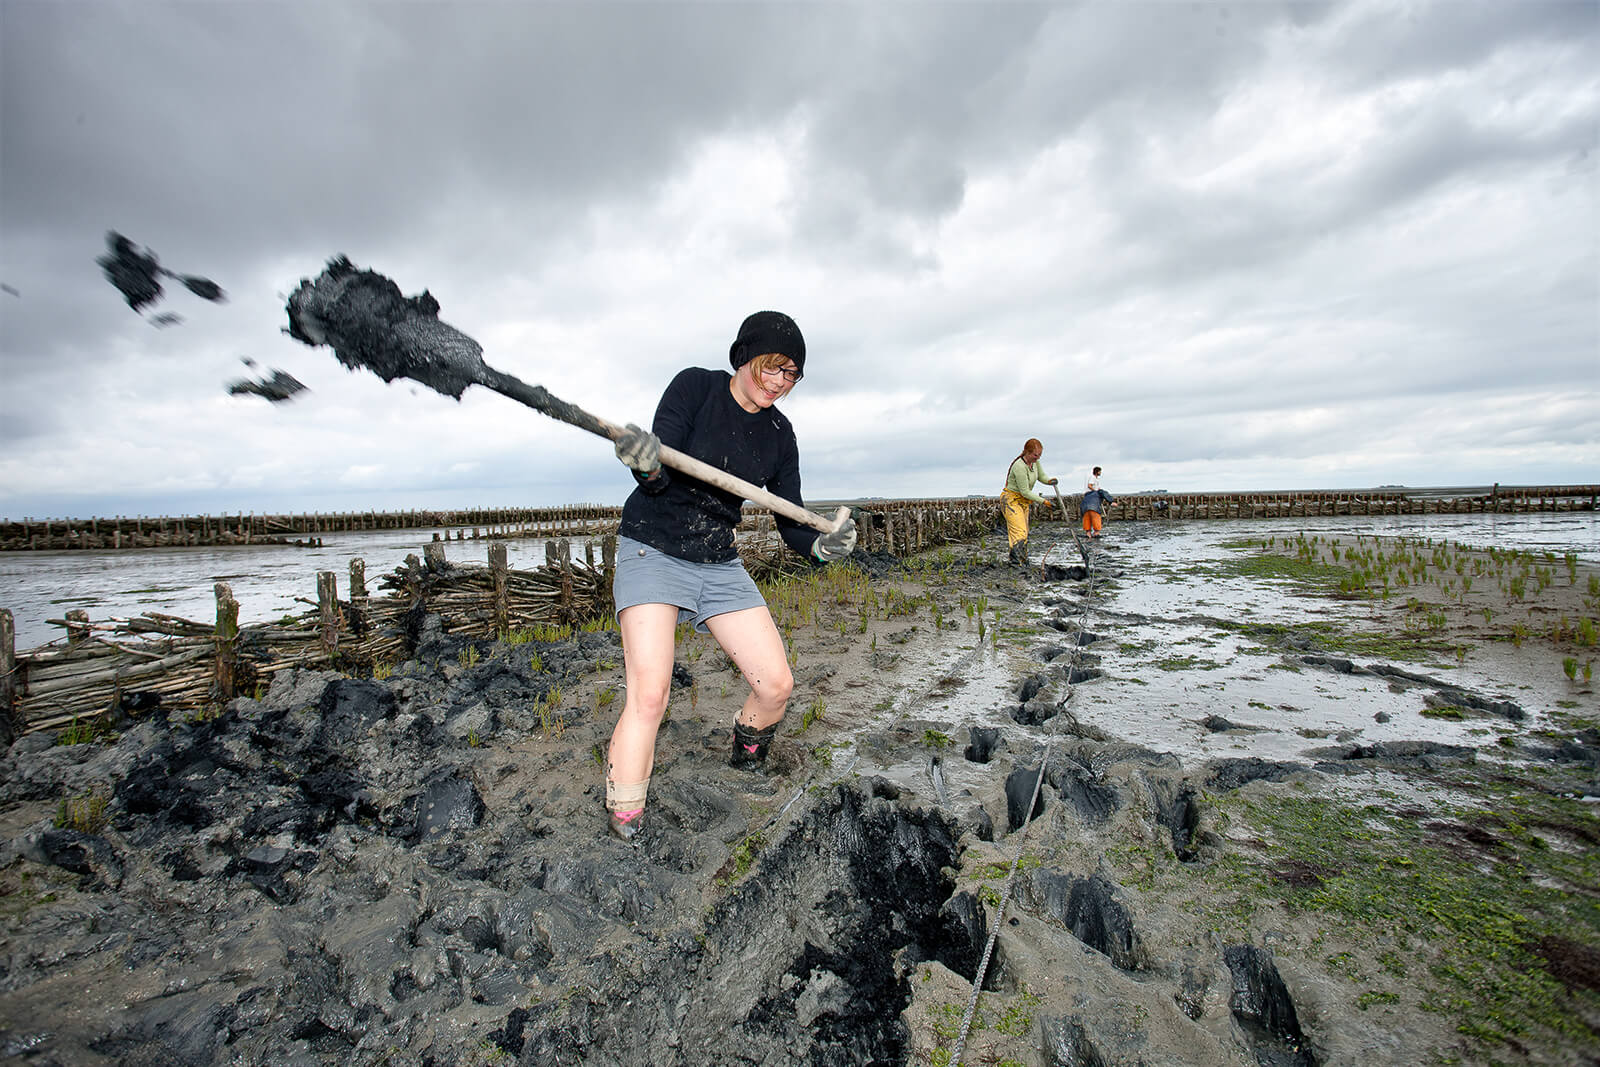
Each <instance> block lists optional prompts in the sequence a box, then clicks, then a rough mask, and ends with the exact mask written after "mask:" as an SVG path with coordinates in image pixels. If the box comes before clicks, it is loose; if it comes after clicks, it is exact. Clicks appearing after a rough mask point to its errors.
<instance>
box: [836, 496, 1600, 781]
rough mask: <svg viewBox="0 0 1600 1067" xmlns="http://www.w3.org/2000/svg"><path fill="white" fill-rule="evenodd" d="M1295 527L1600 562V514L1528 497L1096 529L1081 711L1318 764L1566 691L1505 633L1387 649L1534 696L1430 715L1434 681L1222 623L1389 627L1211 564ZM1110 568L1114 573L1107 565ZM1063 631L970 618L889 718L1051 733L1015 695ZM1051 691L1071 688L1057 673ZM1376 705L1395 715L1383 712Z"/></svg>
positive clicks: (1120, 734)
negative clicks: (1096, 674) (1466, 507)
mask: <svg viewBox="0 0 1600 1067" xmlns="http://www.w3.org/2000/svg"><path fill="white" fill-rule="evenodd" d="M1424 519H1425V520H1426V521H1425V522H1424V521H1422V520H1424ZM1435 520H1445V521H1435ZM1302 531H1303V532H1306V533H1319V534H1323V535H1336V536H1343V537H1348V538H1353V537H1354V536H1355V534H1356V533H1358V532H1359V533H1362V534H1373V533H1377V534H1383V535H1387V536H1406V537H1426V538H1433V539H1434V540H1435V541H1440V540H1449V541H1451V542H1452V543H1461V544H1467V545H1476V546H1484V545H1488V544H1496V545H1499V546H1500V547H1516V548H1518V549H1526V550H1534V551H1541V552H1546V551H1548V552H1554V553H1556V554H1557V555H1558V556H1559V555H1562V554H1564V553H1566V552H1575V553H1577V555H1578V557H1579V559H1581V560H1584V561H1587V562H1600V522H1597V521H1596V519H1595V518H1594V517H1592V516H1585V517H1583V518H1582V519H1581V521H1579V520H1574V519H1573V518H1572V517H1570V516H1560V517H1555V516H1547V515H1527V516H1398V517H1395V516H1389V517H1372V518H1366V517H1358V518H1348V517H1341V518H1338V519H1332V518H1329V519H1313V520H1309V521H1307V522H1305V523H1301V522H1299V521H1295V522H1287V521H1284V520H1254V521H1251V520H1227V521H1215V522H1212V521H1194V522H1188V521H1185V522H1174V523H1159V524H1158V523H1125V524H1113V526H1112V527H1110V528H1108V533H1107V536H1106V538H1105V539H1104V540H1103V541H1102V542H1101V543H1100V546H1099V549H1100V551H1099V554H1098V563H1097V567H1098V571H1099V575H1100V579H1099V584H1098V585H1097V591H1096V595H1095V596H1094V597H1092V598H1090V599H1089V600H1088V601H1087V614H1086V616H1085V626H1086V628H1087V629H1088V630H1089V631H1091V632H1093V633H1095V634H1097V635H1099V636H1100V638H1101V640H1099V641H1097V642H1095V643H1094V644H1092V645H1089V646H1087V647H1086V648H1083V649H1081V650H1080V652H1079V654H1080V655H1081V656H1082V657H1083V661H1084V663H1085V664H1086V665H1094V666H1098V667H1099V668H1100V669H1101V670H1102V671H1104V672H1105V674H1104V676H1103V677H1101V678H1096V679H1092V680H1090V681H1086V682H1082V683H1079V684H1077V685H1075V686H1072V687H1071V695H1070V697H1069V699H1068V702H1067V705H1066V706H1067V710H1069V711H1070V712H1071V713H1072V714H1073V715H1075V716H1076V717H1077V718H1078V719H1079V721H1080V722H1082V723H1084V724H1086V725H1088V726H1093V727H1098V728H1099V729H1102V730H1104V731H1106V732H1107V733H1108V734H1111V735H1113V736H1115V737H1117V738H1119V739H1122V740H1125V741H1128V742H1131V743H1133V744H1137V745H1142V746H1145V747H1148V748H1150V749H1153V750H1155V751H1157V752H1167V753H1171V754H1173V755H1175V756H1177V757H1178V758H1179V759H1180V760H1182V761H1183V763H1184V764H1185V765H1186V766H1191V767H1192V766H1196V765H1198V764H1200V763H1204V762H1205V761H1207V760H1212V759H1223V758H1240V757H1258V758H1261V759H1266V760H1284V761H1298V762H1302V763H1307V764H1309V763H1312V762H1315V761H1317V760H1320V759H1328V758H1337V755H1338V754H1339V751H1340V749H1341V748H1347V747H1348V746H1349V745H1352V744H1358V743H1359V744H1372V743H1374V742H1378V741H1416V740H1425V741H1434V742H1439V743H1443V744H1451V745H1470V746H1473V747H1482V746H1484V745H1485V743H1486V742H1488V741H1492V740H1493V738H1494V737H1495V736H1497V735H1499V734H1501V733H1508V732H1514V731H1521V730H1526V729H1528V728H1530V727H1533V726H1535V725H1537V724H1538V722H1539V721H1540V719H1541V717H1542V714H1543V713H1545V712H1548V711H1549V710H1551V709H1553V708H1554V707H1556V702H1557V701H1558V700H1559V699H1560V698H1561V696H1562V695H1563V694H1562V693H1560V692H1557V686H1556V684H1555V683H1556V682H1557V681H1558V680H1559V673H1558V671H1556V670H1555V669H1554V668H1552V669H1550V670H1547V671H1544V672H1543V674H1544V675H1545V676H1548V678H1549V679H1550V684H1545V683H1543V682H1535V683H1531V684H1530V682H1529V680H1528V675H1529V673H1530V672H1529V671H1527V670H1526V669H1521V670H1518V669H1514V668H1515V667H1516V666H1517V665H1516V663H1514V662H1513V661H1512V658H1513V657H1517V656H1519V655H1520V656H1523V657H1524V659H1526V657H1527V655H1528V653H1527V652H1526V651H1523V652H1519V651H1517V650H1514V649H1512V648H1511V647H1510V646H1508V645H1495V644H1487V645H1484V644H1479V645H1477V646H1475V647H1473V648H1472V649H1471V650H1470V652H1469V653H1468V654H1467V655H1466V657H1465V658H1464V659H1462V660H1460V661H1458V660H1456V659H1455V658H1453V657H1439V658H1436V659H1435V660H1433V661H1431V662H1414V661H1407V662H1400V663H1396V664H1394V665H1395V666H1400V667H1402V668H1404V669H1405V670H1407V671H1409V672H1412V673H1414V674H1417V675H1421V676H1425V677H1427V678H1430V679H1434V680H1437V681H1438V682H1439V683H1440V684H1441V685H1447V686H1452V687H1457V688H1461V689H1465V690H1468V691H1471V692H1475V693H1479V694H1481V695H1484V696H1488V697H1492V698H1494V699H1497V700H1502V699H1503V700H1511V701H1514V702H1516V703H1517V704H1519V705H1520V706H1522V707H1523V708H1524V710H1526V711H1527V713H1528V719H1527V720H1526V721H1525V722H1523V723H1518V724H1513V723H1511V722H1509V721H1508V720H1506V719H1503V718H1499V717H1496V716H1491V715H1481V716H1469V717H1468V718H1466V719H1463V720H1460V721H1452V720H1441V719H1432V718H1424V717H1423V716H1422V715H1421V711H1422V710H1423V708H1424V707H1425V704H1424V702H1423V698H1424V696H1425V695H1428V694H1431V693H1432V692H1433V691H1434V687H1432V686H1427V685H1419V684H1413V683H1409V682H1399V681H1395V680H1392V679H1390V678H1387V677H1383V676H1378V675H1366V674H1339V673H1336V672H1335V671H1333V670H1331V669H1328V668H1323V667H1314V666H1299V665H1297V664H1296V663H1294V662H1293V661H1292V660H1289V659H1286V658H1285V657H1284V655H1283V653H1282V651H1281V650H1278V649H1268V648H1265V647H1262V646H1261V645H1260V644H1259V643H1258V642H1256V641H1255V640H1254V639H1252V638H1251V637H1250V636H1248V635H1246V634H1240V633H1237V632H1235V631H1233V630H1230V629H1226V628H1224V626H1222V625H1221V624H1222V623H1226V622H1233V623H1237V622H1258V623H1276V624H1286V625H1294V624H1304V623H1308V622H1314V621H1319V620H1326V621H1329V622H1335V621H1336V622H1338V623H1339V624H1340V626H1341V627H1342V628H1344V629H1347V630H1372V631H1377V630H1378V629H1379V627H1378V626H1377V625H1376V623H1374V624H1372V625H1370V626H1368V625H1366V624H1365V623H1364V620H1365V619H1366V618H1367V617H1369V616H1370V615H1371V613H1373V612H1375V611H1377V610H1378V609H1379V607H1381V605H1378V604H1376V603H1375V602H1367V601H1361V600H1340V601H1328V600H1322V599H1319V598H1315V597H1307V596H1303V595H1300V594H1298V593H1296V592H1295V591H1294V590H1293V589H1292V588H1291V587H1290V586H1288V585H1286V584H1284V583H1280V582H1275V581H1271V580H1266V579H1250V578H1229V579H1227V580H1226V581H1221V580H1217V579H1215V578H1214V577H1210V576H1208V575H1207V573H1206V571H1207V569H1208V568H1206V567H1205V566H1204V565H1205V564H1207V563H1220V562H1221V561H1223V560H1227V559H1232V558H1236V557H1237V550H1235V549H1230V548H1227V547H1225V545H1226V544H1227V543H1228V542H1230V541H1238V540H1241V539H1246V538H1259V537H1261V536H1263V534H1268V533H1271V534H1276V535H1277V536H1279V537H1282V536H1284V535H1285V534H1287V535H1288V536H1290V537H1293V536H1294V535H1295V534H1296V533H1299V532H1302ZM1042 561H1043V562H1048V563H1056V564H1061V565H1071V564H1074V563H1078V562H1080V559H1079V557H1078V554H1077V551H1076V549H1075V548H1074V546H1073V544H1072V543H1071V542H1063V543H1060V544H1057V545H1054V546H1052V547H1050V548H1049V549H1048V550H1047V551H1046V552H1045V554H1044V557H1043V560H1042ZM1197 565H1198V566H1197ZM1110 574H1115V575H1116V576H1115V577H1106V576H1107V575H1110ZM1076 585H1077V583H1055V584H1046V585H1041V586H1040V587H1039V588H1038V589H1037V591H1036V592H1035V593H1034V594H1033V595H1032V597H1031V600H1030V603H1029V604H1028V605H1026V606H1025V610H1026V612H1027V613H1028V614H1029V615H1030V616H1032V617H1034V618H1036V619H1039V620H1042V619H1043V618H1044V616H1046V615H1047V614H1048V613H1049V611H1050V605H1049V603H1048V602H1050V601H1055V600H1059V599H1060V598H1061V597H1062V596H1063V594H1064V593H1070V592H1071V591H1072V589H1073V588H1074V587H1075V586H1076ZM1014 610H1015V609H1014ZM1068 614H1069V615H1072V616H1077V615H1078V610H1077V609H1071V608H1069V609H1068ZM1062 636H1063V635H1060V634H1056V633H1054V632H1053V631H1051V630H1048V629H1045V630H1042V632H1041V633H1039V634H1038V635H1037V637H1036V638H1034V639H1032V640H1027V641H1020V642H1012V641H1007V640H1004V639H1003V640H1002V642H1001V644H1000V647H999V648H998V649H997V648H994V647H993V645H992V643H985V644H983V645H982V646H981V647H978V648H976V649H974V648H972V647H971V646H973V645H974V644H975V643H976V634H975V633H974V634H965V635H964V638H963V640H962V641H961V642H960V643H959V644H958V645H957V646H956V648H955V650H954V653H953V654H952V653H951V651H950V650H947V651H946V657H947V658H946V660H945V661H944V662H942V663H940V662H934V663H930V664H927V665H925V666H924V667H923V668H922V670H921V671H920V672H918V671H915V670H913V671H909V672H907V673H910V674H915V675H916V680H915V681H912V680H911V679H908V678H906V679H903V682H910V684H909V685H905V686H904V688H902V689H901V691H900V695H899V698H898V699H897V700H896V703H895V707H894V709H893V713H892V714H890V715H888V716H887V717H886V718H885V719H882V720H880V722H879V725H882V723H884V722H888V721H890V720H892V719H895V718H900V717H904V718H907V719H913V720H917V719H926V720H930V721H933V722H935V723H939V724H941V729H946V732H949V733H951V734H954V732H955V731H957V730H959V729H961V728H963V727H966V726H973V725H978V726H1000V727H1002V728H1003V730H1004V732H1005V734H1006V735H1008V736H1012V737H1016V736H1018V735H1019V733H1020V735H1021V736H1026V737H1029V738H1032V739H1035V740H1037V741H1039V742H1040V743H1042V742H1043V741H1044V740H1045V739H1046V738H1047V737H1048V736H1049V735H1050V732H1051V727H1050V725H1049V724H1046V725H1045V726H1043V727H1029V726H1021V725H1019V724H1017V723H1016V722H1015V721H1013V720H1012V718H1011V716H1010V712H1011V710H1012V709H1014V708H1015V707H1016V706H1017V704H1018V699H1017V692H1016V690H1017V687H1018V684H1019V682H1020V680H1021V679H1022V678H1024V677H1026V676H1027V675H1028V674H1031V673H1039V672H1043V671H1045V666H1044V664H1043V663H1042V662H1041V661H1040V660H1039V658H1038V655H1037V651H1038V649H1040V648H1041V647H1042V646H1044V645H1047V644H1060V643H1062V642H1061V638H1062ZM1069 656H1070V654H1069ZM1345 658H1349V659H1352V660H1353V661H1354V662H1355V663H1356V664H1357V665H1358V666H1362V667H1367V666H1371V665H1374V664H1377V663H1381V662H1384V661H1382V660H1379V659H1376V658H1374V657H1370V656H1362V655H1355V656H1348V657H1345ZM1057 662H1058V663H1062V664H1064V663H1068V662H1070V659H1068V658H1063V659H1061V660H1058V661H1057ZM908 666H909V665H908ZM942 673H959V674H960V675H961V677H962V678H963V679H964V682H965V684H963V685H962V686H961V687H960V688H959V689H958V690H956V691H954V692H950V693H944V692H941V691H940V690H938V689H937V688H934V686H933V683H934V682H935V681H936V679H937V677H938V676H939V675H940V674H942ZM1056 695H1057V696H1058V697H1059V696H1060V695H1061V694H1060V691H1059V689H1058V691H1057V694H1056ZM1211 715H1217V716H1221V717H1222V718H1225V719H1227V720H1229V721H1230V722H1232V723H1234V724H1236V725H1237V726H1239V727H1241V729H1237V730H1227V731H1222V732H1213V731H1212V730H1210V729H1208V728H1207V727H1206V726H1205V725H1203V724H1202V720H1204V719H1206V718H1207V717H1208V716H1211ZM1379 715H1386V716H1387V717H1388V721H1387V722H1380V721H1379V719H1378V716H1379ZM869 762H870V761H869ZM963 762H964V761H962V760H961V759H960V751H959V749H955V748H952V749H948V750H946V757H945V759H944V761H943V766H942V768H941V772H942V775H943V777H944V784H945V785H946V787H947V788H948V789H950V790H956V789H959V788H960V787H961V786H962V785H963V784H965V783H964V780H963V771H962V766H961V765H962V763H963ZM857 769H858V770H860V769H863V768H857ZM874 770H875V771H876V772H878V773H884V774H886V775H887V776H888V777H890V778H891V779H894V780H897V781H902V782H904V783H905V784H907V785H913V786H914V785H915V783H916V781H917V780H921V782H922V783H923V785H924V786H925V785H926V784H927V778H928V770H927V767H926V766H924V765H923V764H922V763H918V762H916V761H912V762H907V763H901V764H896V765H894V766H890V767H878V768H874ZM1379 777H1381V778H1383V779H1387V778H1388V777H1390V776H1388V775H1380V776H1379ZM1357 778H1359V779H1360V782H1361V784H1359V785H1358V784H1356V783H1355V782H1352V787H1353V788H1356V789H1357V790H1358V791H1359V790H1360V789H1370V788H1373V787H1374V786H1373V782H1368V781H1367V780H1366V777H1365V776H1357ZM1376 780H1377V779H1376V778H1375V779H1374V781H1376Z"/></svg>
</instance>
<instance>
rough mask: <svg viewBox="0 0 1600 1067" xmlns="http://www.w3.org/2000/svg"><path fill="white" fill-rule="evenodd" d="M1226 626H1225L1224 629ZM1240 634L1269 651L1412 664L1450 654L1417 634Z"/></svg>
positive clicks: (1328, 627)
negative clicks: (1306, 651) (1307, 650)
mask: <svg viewBox="0 0 1600 1067" xmlns="http://www.w3.org/2000/svg"><path fill="white" fill-rule="evenodd" d="M1226 624H1227V623H1226V622H1225V623H1224V625H1226ZM1233 627H1234V628H1235V629H1236V630H1238V631H1239V632H1240V633H1243V634H1246V635H1248V636H1250V637H1253V638H1255V639H1256V640H1258V641H1262V642H1264V643H1265V644H1266V645H1268V646H1269V647H1272V648H1279V649H1281V648H1285V647H1287V648H1290V649H1303V648H1307V647H1309V648H1311V649H1314V650H1316V651H1319V652H1342V653H1344V654H1345V655H1347V656H1372V657H1374V658H1378V659H1402V660H1409V661H1413V662H1421V661H1425V660H1427V659H1429V658H1431V657H1435V656H1438V655H1440V654H1442V653H1449V652H1451V651H1452V649H1451V646H1450V645H1448V644H1447V643H1445V642H1442V641H1430V640H1427V639H1426V638H1423V637H1422V636H1420V635H1418V634H1406V635H1396V634H1386V633H1375V632H1371V631H1366V630H1346V629H1344V628H1342V627H1340V626H1339V625H1338V624H1337V623H1332V622H1322V621H1318V622H1302V623H1275V622H1237V623H1234V624H1233Z"/></svg>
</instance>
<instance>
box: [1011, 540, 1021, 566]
mask: <svg viewBox="0 0 1600 1067" xmlns="http://www.w3.org/2000/svg"><path fill="white" fill-rule="evenodd" d="M1010 563H1011V566H1013V567H1017V566H1021V564H1022V561H1021V560H1020V559H1018V558H1017V546H1016V545H1012V546H1011V559H1010Z"/></svg>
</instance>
